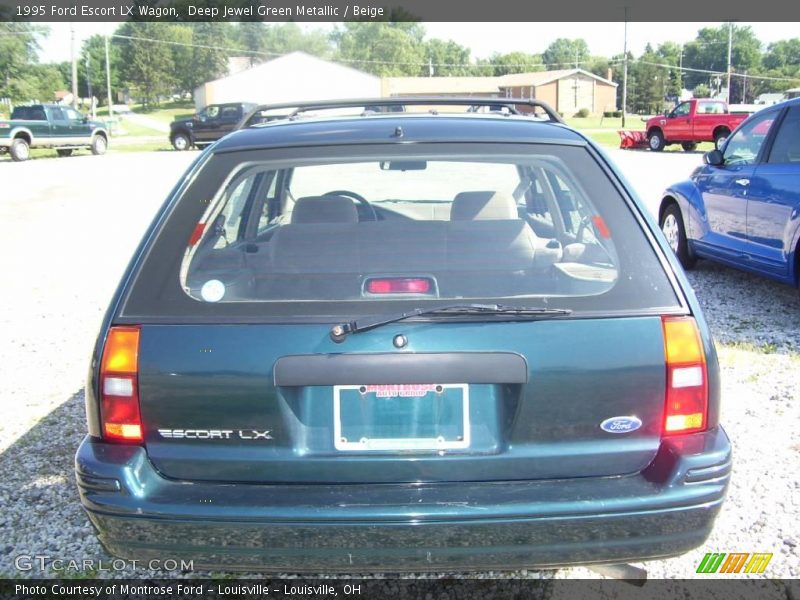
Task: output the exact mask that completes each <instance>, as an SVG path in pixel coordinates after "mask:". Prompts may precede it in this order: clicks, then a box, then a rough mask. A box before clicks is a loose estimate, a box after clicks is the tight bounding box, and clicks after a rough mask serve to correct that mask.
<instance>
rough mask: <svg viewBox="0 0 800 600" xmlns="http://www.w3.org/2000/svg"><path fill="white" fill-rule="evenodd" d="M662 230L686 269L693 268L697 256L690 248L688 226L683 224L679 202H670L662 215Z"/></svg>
mask: <svg viewBox="0 0 800 600" xmlns="http://www.w3.org/2000/svg"><path fill="white" fill-rule="evenodd" d="M660 225H661V231H662V232H663V233H664V237H666V238H667V242H668V243H669V246H670V248H672V251H673V252H675V255H676V256H677V257H678V260H680V262H681V264H682V265H683V268H684V269H691V268H693V267H694V266H695V264H696V263H697V258H696V257H695V256H694V255H693V254H692V253H691V251H690V250H689V242H688V241H687V239H686V228H685V227H684V225H683V216H682V215H681V209H680V208H678V205H677V204H670V205H669V206H667V208H666V209H665V210H664V213H663V214H662V215H661V223H660Z"/></svg>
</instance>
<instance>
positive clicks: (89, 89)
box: [86, 52, 96, 121]
mask: <svg viewBox="0 0 800 600" xmlns="http://www.w3.org/2000/svg"><path fill="white" fill-rule="evenodd" d="M90 67H91V61H90V60H89V53H88V52H87V53H86V93H87V95H88V96H89V108H90V110H91V114H92V121H94V118H95V116H96V113H95V110H94V94H92V71H91V68H90Z"/></svg>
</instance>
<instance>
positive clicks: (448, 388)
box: [333, 383, 470, 452]
mask: <svg viewBox="0 0 800 600" xmlns="http://www.w3.org/2000/svg"><path fill="white" fill-rule="evenodd" d="M333 423H334V447H335V448H336V449H337V450H340V451H350V452H352V451H362V452H363V451H367V450H375V451H440V450H456V449H464V448H468V447H469V445H470V422H469V385H468V384H466V383H442V384H387V385H335V386H333Z"/></svg>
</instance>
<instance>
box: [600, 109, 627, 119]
mask: <svg viewBox="0 0 800 600" xmlns="http://www.w3.org/2000/svg"><path fill="white" fill-rule="evenodd" d="M621 116H622V111H621V110H607V111H605V112H604V113H603V117H605V118H606V119H610V118H611V117H617V118H619V117H621Z"/></svg>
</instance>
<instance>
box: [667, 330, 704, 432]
mask: <svg viewBox="0 0 800 600" xmlns="http://www.w3.org/2000/svg"><path fill="white" fill-rule="evenodd" d="M662 326H663V330H664V353H665V356H666V363H667V393H666V407H665V415H664V433H665V434H667V435H668V434H676V433H693V432H696V431H703V430H704V429H705V428H706V426H707V419H708V376H707V370H706V358H705V352H704V351H703V343H702V340H701V339H700V331H699V330H698V328H697V323H696V322H695V320H694V319H693V318H692V317H662Z"/></svg>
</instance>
